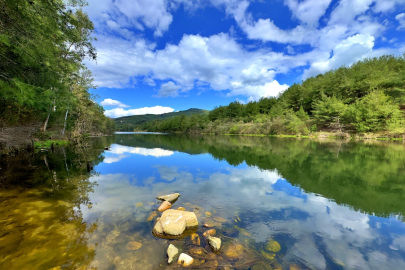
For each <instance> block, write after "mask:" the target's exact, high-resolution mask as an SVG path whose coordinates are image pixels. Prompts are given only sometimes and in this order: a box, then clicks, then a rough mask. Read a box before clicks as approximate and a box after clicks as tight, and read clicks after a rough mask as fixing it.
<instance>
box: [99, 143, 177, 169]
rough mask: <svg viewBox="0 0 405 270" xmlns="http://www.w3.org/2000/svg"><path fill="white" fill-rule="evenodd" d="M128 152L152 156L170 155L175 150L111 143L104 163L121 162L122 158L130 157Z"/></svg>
mask: <svg viewBox="0 0 405 270" xmlns="http://www.w3.org/2000/svg"><path fill="white" fill-rule="evenodd" d="M126 153H128V154H135V155H141V156H152V157H157V158H159V157H168V156H171V155H173V154H174V152H173V151H169V150H164V149H161V148H152V149H148V148H141V147H130V146H123V145H119V144H113V145H111V149H110V151H109V152H107V156H106V157H105V158H104V163H108V164H111V163H115V162H119V161H120V160H122V159H124V158H127V157H129V156H128V155H125V154H126Z"/></svg>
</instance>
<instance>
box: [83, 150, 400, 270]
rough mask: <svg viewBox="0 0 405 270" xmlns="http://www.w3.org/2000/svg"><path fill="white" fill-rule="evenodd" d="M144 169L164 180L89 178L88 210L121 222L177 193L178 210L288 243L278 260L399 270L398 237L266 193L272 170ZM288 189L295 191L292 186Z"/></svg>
mask: <svg viewBox="0 0 405 270" xmlns="http://www.w3.org/2000/svg"><path fill="white" fill-rule="evenodd" d="M125 148H131V147H121V146H116V147H114V148H112V149H114V150H113V151H114V153H117V154H123V153H127V151H124V150H123V149H125ZM152 150H156V149H152ZM159 150H161V149H159ZM163 151H164V150H163ZM167 152H170V151H167ZM152 168H155V169H157V170H158V172H159V174H160V177H161V178H162V179H164V180H167V181H165V182H161V181H160V182H159V181H156V179H155V178H153V177H148V178H145V179H140V180H142V181H141V182H142V183H143V184H144V185H143V186H135V185H131V184H130V183H136V181H134V179H133V178H134V177H135V176H130V175H123V174H110V175H100V176H95V177H94V180H95V181H97V182H98V183H99V186H98V187H95V192H94V194H92V195H91V200H92V201H93V202H95V203H96V205H95V206H94V207H93V209H92V212H93V213H94V212H97V211H99V212H100V213H104V214H103V215H106V213H108V212H114V215H115V218H116V219H120V213H121V215H122V217H121V218H122V219H124V218H125V216H126V215H128V209H132V208H134V205H135V203H136V202H148V201H154V199H155V196H156V195H157V194H162V193H168V192H173V191H179V192H180V193H181V194H182V196H181V197H180V199H179V201H178V202H177V203H176V204H178V205H179V206H182V205H183V204H184V202H191V203H193V204H197V205H199V206H201V207H202V208H204V209H207V210H211V209H216V211H217V215H221V216H222V217H224V218H227V219H228V220H233V219H234V216H236V215H238V216H240V217H241V219H242V222H243V224H245V227H244V228H245V229H246V230H248V231H249V232H250V233H251V237H252V239H253V240H254V241H255V242H256V243H264V242H265V241H267V240H268V239H269V238H272V237H274V236H277V235H286V236H288V237H290V238H292V239H293V240H294V241H293V244H292V246H290V247H289V248H288V250H287V251H286V254H285V256H284V259H285V260H286V261H300V262H302V263H304V264H305V265H307V266H308V267H310V268H311V269H312V268H313V269H327V261H329V264H330V263H332V264H335V265H337V267H340V268H342V269H361V270H369V269H387V265H389V266H390V267H391V268H392V269H405V261H404V258H403V257H402V256H401V255H400V254H399V253H398V251H399V250H404V249H405V240H404V239H405V238H404V236H401V235H387V234H385V233H384V232H383V229H382V228H381V227H378V226H371V225H370V224H371V222H370V216H369V215H367V214H363V213H360V212H356V211H354V210H352V209H350V208H349V207H346V206H342V205H338V204H337V203H335V202H333V201H330V200H328V199H326V198H323V197H321V196H319V195H317V194H311V193H306V194H305V196H301V197H297V196H291V195H290V193H289V192H287V191H286V190H279V189H276V188H274V185H275V184H278V183H280V182H283V183H285V185H286V186H287V185H289V184H288V183H287V182H284V181H285V180H284V179H283V178H282V176H281V175H280V174H279V173H278V172H277V171H265V170H260V169H258V168H257V167H247V168H242V167H236V168H235V167H227V168H222V169H221V170H219V171H217V172H214V173H208V172H204V171H200V172H198V173H195V174H193V173H192V171H191V170H188V168H187V167H184V168H183V167H182V171H179V168H178V167H175V166H172V167H168V166H155V165H153V166H151V169H152ZM288 189H291V190H295V192H297V193H300V192H302V191H300V190H299V188H296V187H293V186H288ZM107 215H108V214H107ZM145 215H146V214H145ZM252 215H253V216H252ZM84 216H85V217H90V214H89V213H86V212H84ZM93 218H94V216H93ZM137 218H139V219H140V220H142V219H144V218H145V217H144V216H139V217H137ZM381 220H382V222H385V224H384V226H385V227H387V226H393V225H392V224H393V223H392V222H391V220H389V219H381ZM246 224H247V225H246ZM398 224H400V225H401V226H403V224H402V223H400V222H398ZM241 226H242V225H241ZM281 244H282V245H283V243H281ZM397 250H398V251H397ZM326 254H327V256H326V257H325V255H326ZM331 260H332V262H331ZM376 266H379V267H380V268H376Z"/></svg>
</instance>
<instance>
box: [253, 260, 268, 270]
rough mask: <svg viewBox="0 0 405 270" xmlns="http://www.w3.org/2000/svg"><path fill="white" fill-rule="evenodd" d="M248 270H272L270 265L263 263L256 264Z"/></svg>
mask: <svg viewBox="0 0 405 270" xmlns="http://www.w3.org/2000/svg"><path fill="white" fill-rule="evenodd" d="M250 269H251V270H273V268H272V267H271V265H270V264H269V263H265V262H258V263H256V264H255V265H253V266H252V267H251V268H250Z"/></svg>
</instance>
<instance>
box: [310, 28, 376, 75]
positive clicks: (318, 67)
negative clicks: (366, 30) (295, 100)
mask: <svg viewBox="0 0 405 270" xmlns="http://www.w3.org/2000/svg"><path fill="white" fill-rule="evenodd" d="M373 47H374V37H372V36H370V35H355V36H352V37H349V38H347V39H346V40H344V41H342V42H341V43H340V44H338V45H337V46H335V47H334V48H333V56H332V57H329V56H326V55H325V56H326V57H324V59H319V60H318V61H315V62H314V63H312V65H311V67H310V68H309V69H308V70H306V71H305V72H304V79H306V78H309V77H312V76H315V75H317V74H320V73H324V72H327V71H329V70H332V69H336V68H339V67H341V66H343V65H346V66H350V65H351V64H353V63H354V62H356V61H359V60H361V59H363V58H365V57H367V56H368V54H369V53H371V52H372V49H373Z"/></svg>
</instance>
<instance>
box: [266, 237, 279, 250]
mask: <svg viewBox="0 0 405 270" xmlns="http://www.w3.org/2000/svg"><path fill="white" fill-rule="evenodd" d="M264 249H265V250H266V251H268V252H279V251H280V250H281V246H280V244H279V243H278V242H277V241H274V240H270V241H268V242H267V243H266V245H265V246H264Z"/></svg>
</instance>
